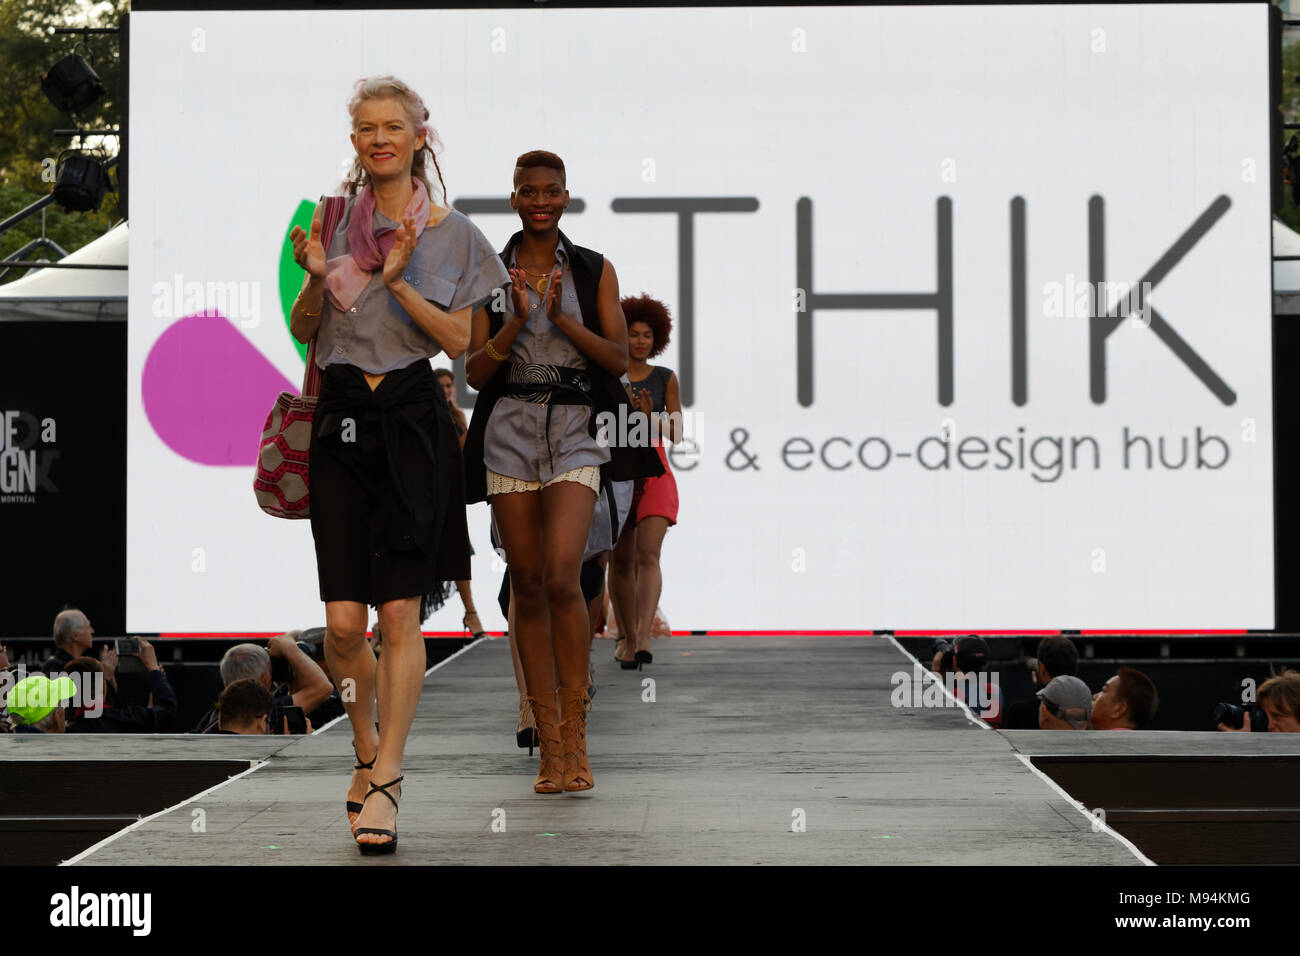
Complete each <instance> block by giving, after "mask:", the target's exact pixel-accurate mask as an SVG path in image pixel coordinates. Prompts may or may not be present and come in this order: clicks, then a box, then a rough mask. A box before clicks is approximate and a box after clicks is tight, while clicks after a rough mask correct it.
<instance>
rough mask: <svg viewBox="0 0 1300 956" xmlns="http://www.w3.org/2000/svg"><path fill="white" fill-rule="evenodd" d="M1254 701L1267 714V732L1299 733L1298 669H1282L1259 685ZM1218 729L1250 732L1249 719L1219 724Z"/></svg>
mask: <svg viewBox="0 0 1300 956" xmlns="http://www.w3.org/2000/svg"><path fill="white" fill-rule="evenodd" d="M1255 703H1256V704H1258V705H1259V707H1260V709H1261V710H1263V711H1264V713H1265V714H1266V715H1268V731H1269V733H1282V734H1295V733H1300V671H1293V670H1284V671H1283V672H1282V673H1281V674H1277V675H1274V676H1273V677H1270V678H1269V679H1268V680H1266V681H1264V683H1262V684H1260V685H1259V690H1257V691H1256V692H1255ZM1219 729H1220V730H1226V731H1238V730H1240V731H1245V732H1247V733H1249V732H1250V721H1249V720H1245V721H1242V724H1241V726H1240V727H1229V726H1227V725H1226V724H1219Z"/></svg>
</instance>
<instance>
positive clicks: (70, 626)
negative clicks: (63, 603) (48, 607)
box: [54, 607, 86, 647]
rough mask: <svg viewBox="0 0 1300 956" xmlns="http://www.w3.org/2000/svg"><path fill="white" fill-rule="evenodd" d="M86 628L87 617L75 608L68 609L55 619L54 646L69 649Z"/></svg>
mask: <svg viewBox="0 0 1300 956" xmlns="http://www.w3.org/2000/svg"><path fill="white" fill-rule="evenodd" d="M85 626H86V615H85V614H83V613H81V611H80V610H78V609H77V608H75V607H66V608H64V609H63V610H62V611H60V612H59V613H58V614H57V615H55V617H54V646H55V647H67V646H68V642H69V641H71V640H72V639H73V637H75V636H76V634H77V632H78V631H80V630H81V629H82V628H84V627H85Z"/></svg>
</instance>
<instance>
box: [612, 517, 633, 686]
mask: <svg viewBox="0 0 1300 956" xmlns="http://www.w3.org/2000/svg"><path fill="white" fill-rule="evenodd" d="M636 535H637V531H636V525H634V524H633V523H632V519H631V518H628V523H627V524H626V525H625V526H624V527H623V533H622V534H621V535H619V537H618V542H617V543H616V544H615V545H614V551H613V554H611V555H610V561H609V594H610V599H611V601H612V602H613V604H614V615H615V617H617V618H618V638H619V640H618V644H617V645H616V646H615V648H614V656H615V657H618V658H620V659H621V660H625V661H630V660H632V658H633V657H634V656H635V654H636V648H637V645H636V622H637V613H636V612H637V604H636V600H637V588H636V572H637V565H636Z"/></svg>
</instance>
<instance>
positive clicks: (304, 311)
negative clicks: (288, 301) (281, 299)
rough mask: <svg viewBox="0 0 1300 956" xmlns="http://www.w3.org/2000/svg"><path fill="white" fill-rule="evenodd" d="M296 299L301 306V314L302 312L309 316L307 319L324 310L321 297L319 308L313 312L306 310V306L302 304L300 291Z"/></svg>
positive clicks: (323, 302)
mask: <svg viewBox="0 0 1300 956" xmlns="http://www.w3.org/2000/svg"><path fill="white" fill-rule="evenodd" d="M296 301H297V303H298V304H299V305H301V306H302V314H303V315H304V316H306V317H307V318H309V319H314V318H316V316H318V315H320V314H321V312H322V311H324V309H325V300H324V299H322V300H321V304H320V308H319V309H317V310H316V311H315V312H308V311H307V306H306V305H303V301H302V293H301V292H299V293H298V298H297V300H296Z"/></svg>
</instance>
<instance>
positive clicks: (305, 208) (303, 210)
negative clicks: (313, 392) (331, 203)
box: [280, 199, 316, 365]
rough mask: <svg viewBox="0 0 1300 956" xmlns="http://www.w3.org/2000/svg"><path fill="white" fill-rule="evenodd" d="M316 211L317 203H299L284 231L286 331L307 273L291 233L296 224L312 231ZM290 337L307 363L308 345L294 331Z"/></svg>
mask: <svg viewBox="0 0 1300 956" xmlns="http://www.w3.org/2000/svg"><path fill="white" fill-rule="evenodd" d="M315 212H316V204H315V203H314V202H311V201H310V200H307V199H304V200H303V201H302V202H300V203H298V208H297V209H296V210H294V213H293V218H292V219H290V220H289V227H288V228H287V229H285V231H284V245H283V246H282V247H281V249H280V308H281V310H282V311H283V312H284V328H285V331H286V332H288V331H289V314H290V312H292V311H293V300H294V299H296V298H298V293H299V292H300V291H301V290H302V280H303V276H305V275H306V274H307V270H306V269H304V268H303V267H302V266H300V265H298V263H296V262H294V261H293V243H292V242H290V241H289V233H291V232H293V227H294V226H300V227H302V228H303V229H304V230H306V231H307V232H311V217H312V216H313V215H314V214H315ZM289 338H290V340H291V341H292V342H293V347H294V348H296V349H297V350H298V355H299V357H301V358H302V362H303V364H304V365H306V364H307V346H306V345H304V344H303V343H302V342H299V341H298V340H297V339H295V338H294V337H293V333H292V332H289Z"/></svg>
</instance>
